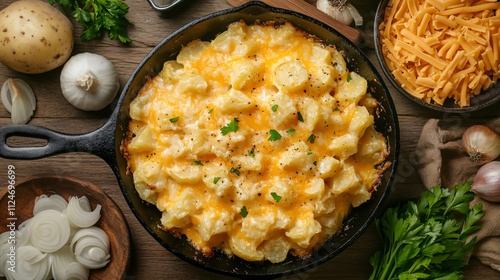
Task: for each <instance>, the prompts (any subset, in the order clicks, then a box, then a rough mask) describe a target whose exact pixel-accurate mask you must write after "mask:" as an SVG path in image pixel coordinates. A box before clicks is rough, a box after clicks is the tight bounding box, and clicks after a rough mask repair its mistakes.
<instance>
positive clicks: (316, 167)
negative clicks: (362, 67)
mask: <svg viewBox="0 0 500 280" xmlns="http://www.w3.org/2000/svg"><path fill="white" fill-rule="evenodd" d="M367 86H368V83H367V81H366V80H365V79H364V78H363V77H361V76H360V75H358V74H357V73H355V72H350V71H349V70H348V69H347V65H346V62H345V59H344V57H343V56H342V54H341V53H340V52H339V51H337V50H336V49H335V47H333V46H327V45H325V44H323V43H322V42H320V41H319V40H318V39H317V38H314V37H313V36H311V35H308V34H307V33H305V32H303V31H301V30H299V29H297V28H295V27H294V26H292V25H291V24H290V23H286V24H282V25H276V26H275V25H274V24H273V23H262V24H254V25H247V24H245V23H244V22H235V23H233V24H231V25H229V27H228V30H226V31H225V32H223V33H221V34H219V35H218V36H217V37H216V38H215V39H214V40H212V41H201V40H195V41H192V42H191V43H189V44H187V45H186V46H184V47H183V48H182V50H181V51H180V53H179V54H178V56H177V57H176V60H171V61H167V62H165V63H164V67H163V70H162V71H161V72H160V73H159V74H158V75H157V76H156V77H154V78H152V79H150V80H149V81H148V82H147V83H146V84H145V85H144V87H143V88H142V89H141V90H140V91H139V93H138V95H137V97H135V99H134V100H133V101H132V102H131V104H130V111H129V115H130V118H131V121H130V124H129V135H128V137H127V140H126V141H125V142H124V143H123V146H122V151H123V153H124V155H125V157H126V158H127V161H128V166H129V170H130V172H132V175H133V179H134V184H135V187H136V189H137V191H138V193H139V195H140V196H141V198H142V199H144V200H145V201H148V202H150V203H152V204H154V205H156V206H157V207H158V209H159V210H160V211H161V212H162V218H161V222H162V226H163V227H164V229H165V230H169V231H173V232H175V233H178V234H184V235H185V236H187V238H188V239H189V240H190V241H191V243H192V244H193V245H194V246H195V247H196V248H198V249H199V250H200V251H202V252H204V253H206V254H210V252H211V251H212V249H213V248H218V249H221V250H223V251H224V252H226V253H227V254H229V255H236V256H238V257H240V258H243V259H245V260H247V261H262V260H268V261H271V262H281V261H283V260H284V259H285V258H286V256H287V255H288V253H289V252H290V253H292V254H294V255H298V256H308V255H310V254H311V252H312V250H313V249H314V248H316V247H317V246H318V245H319V244H322V243H323V242H324V240H325V239H326V238H329V237H331V236H332V235H333V234H335V233H336V232H337V231H338V230H339V229H340V228H341V227H342V222H343V219H344V218H345V217H346V216H347V215H348V213H349V211H350V209H351V208H352V207H357V206H359V205H361V204H362V203H364V202H366V201H367V200H369V199H370V198H371V194H372V192H374V191H375V186H376V185H377V183H378V182H379V180H380V176H381V173H382V172H383V171H384V170H385V168H387V164H385V163H384V160H385V158H386V157H387V154H388V149H387V145H386V142H385V138H384V137H383V135H381V134H380V133H379V132H377V131H376V130H375V126H374V118H375V117H374V114H375V113H376V110H377V106H378V101H377V100H376V99H375V98H373V97H371V95H370V94H369V93H368V92H367V89H368V88H367Z"/></svg>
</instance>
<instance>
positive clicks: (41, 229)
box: [26, 210, 70, 253]
mask: <svg viewBox="0 0 500 280" xmlns="http://www.w3.org/2000/svg"><path fill="white" fill-rule="evenodd" d="M26 230H29V231H30V243H31V244H32V245H33V246H34V247H36V248H38V249H39V250H40V251H42V252H48V253H50V252H55V251H57V250H59V249H61V248H62V246H64V245H65V244H66V243H67V242H68V240H69V236H70V225H69V222H68V220H67V219H66V218H65V217H64V215H62V213H61V212H59V211H56V210H45V211H42V212H40V213H38V214H37V215H36V216H34V217H33V218H32V219H31V222H30V223H29V225H28V228H27V229H26Z"/></svg>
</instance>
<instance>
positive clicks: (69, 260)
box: [51, 245, 90, 280]
mask: <svg viewBox="0 0 500 280" xmlns="http://www.w3.org/2000/svg"><path fill="white" fill-rule="evenodd" d="M51 271H52V277H54V280H60V279H61V280H65V279H75V280H80V279H81V280H83V279H88V278H89V274H90V271H89V269H88V268H87V267H85V266H83V265H82V264H80V263H79V262H78V261H77V260H76V257H75V255H74V254H73V253H72V252H71V248H70V246H69V245H66V246H63V247H62V248H61V249H59V250H58V251H57V252H54V253H52V254H51Z"/></svg>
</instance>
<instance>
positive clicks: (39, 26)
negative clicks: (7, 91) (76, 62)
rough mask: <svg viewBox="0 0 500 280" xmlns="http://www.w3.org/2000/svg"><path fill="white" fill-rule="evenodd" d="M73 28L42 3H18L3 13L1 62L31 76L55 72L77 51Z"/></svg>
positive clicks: (0, 15)
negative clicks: (75, 49) (74, 49)
mask: <svg viewBox="0 0 500 280" xmlns="http://www.w3.org/2000/svg"><path fill="white" fill-rule="evenodd" d="M73 44H74V37H73V24H72V23H71V21H70V20H69V19H68V18H67V17H66V16H64V15H63V14H62V13H61V12H60V11H59V10H57V9H56V8H55V7H53V6H51V5H50V4H48V3H47V2H43V1H39V0H21V1H16V2H14V3H12V4H10V5H9V6H7V7H6V8H5V9H3V10H2V11H0V62H1V63H3V64H4V65H6V66H7V67H9V68H11V69H13V70H15V71H18V72H21V73H27V74H38V73H44V72H48V71H50V70H53V69H55V68H57V67H59V66H61V65H62V64H64V63H65V62H66V61H67V60H68V59H69V57H70V56H71V52H72V51H73Z"/></svg>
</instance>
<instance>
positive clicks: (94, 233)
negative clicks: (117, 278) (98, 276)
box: [70, 227, 110, 268]
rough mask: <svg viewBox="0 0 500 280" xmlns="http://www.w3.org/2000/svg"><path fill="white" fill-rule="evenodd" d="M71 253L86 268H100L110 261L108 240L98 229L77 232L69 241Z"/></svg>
mask: <svg viewBox="0 0 500 280" xmlns="http://www.w3.org/2000/svg"><path fill="white" fill-rule="evenodd" d="M70 246H71V251H72V252H73V253H74V254H75V256H76V259H77V260H78V261H79V262H80V263H81V264H83V265H85V266H86V267H88V268H101V267H104V266H105V265H106V264H108V262H109V261H110V260H109V258H110V253H109V247H110V245H109V238H108V235H107V234H106V232H104V230H102V229H101V228H98V227H89V228H85V229H81V230H79V231H78V232H77V233H76V234H75V236H74V237H73V240H71V244H70Z"/></svg>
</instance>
